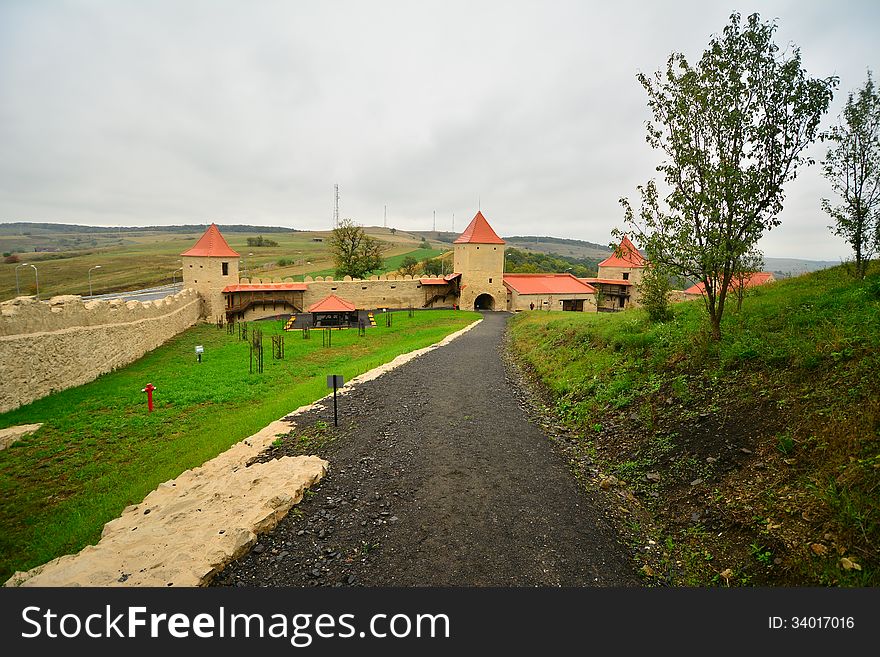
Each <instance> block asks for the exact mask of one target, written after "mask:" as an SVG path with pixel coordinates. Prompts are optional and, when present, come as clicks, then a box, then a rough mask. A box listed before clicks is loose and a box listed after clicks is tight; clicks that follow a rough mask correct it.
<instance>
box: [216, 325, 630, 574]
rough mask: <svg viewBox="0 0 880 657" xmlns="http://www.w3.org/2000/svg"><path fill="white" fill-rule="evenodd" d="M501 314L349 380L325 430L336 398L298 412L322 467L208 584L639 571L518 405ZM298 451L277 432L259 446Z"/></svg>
mask: <svg viewBox="0 0 880 657" xmlns="http://www.w3.org/2000/svg"><path fill="white" fill-rule="evenodd" d="M508 317H509V316H508V315H507V314H505V313H487V314H486V315H485V318H484V320H483V321H482V322H481V323H480V324H478V325H477V326H476V327H475V328H474V329H473V330H470V331H468V332H467V333H466V334H464V335H462V336H460V337H459V338H458V339H456V340H455V341H453V342H451V343H449V344H446V345H444V346H442V347H438V348H436V349H434V350H432V351H431V352H429V353H426V354H424V355H422V356H421V357H419V358H418V359H416V360H414V361H412V362H409V363H406V364H404V365H401V366H399V367H397V368H396V369H393V370H391V371H389V372H387V373H385V374H383V375H382V376H381V377H379V378H376V379H374V380H371V381H367V382H364V383H361V384H360V385H358V386H356V387H354V388H352V389H350V390H348V391H347V394H345V395H344V396H343V397H341V398H340V409H339V412H340V416H339V417H340V422H339V428H338V429H336V430H333V429H332V407H330V408H329V409H328V408H326V407H322V406H317V407H315V408H313V409H311V410H309V411H307V412H305V413H302V414H300V415H298V416H297V417H296V418H295V423H296V429H295V431H294V433H293V435H301V434H303V433H304V434H307V435H308V434H315V433H318V434H321V436H322V437H323V440H324V444H323V445H322V447H321V448H320V449H319V450H317V451H318V455H319V456H320V457H321V458H323V459H326V460H327V461H328V462H329V463H330V470H329V472H328V474H327V475H326V476H325V477H324V479H323V480H322V481H321V483H320V484H319V485H318V486H316V487H314V488H313V489H312V491H310V494H309V495H307V496H306V499H304V500H303V502H301V503H300V505H298V507H297V510H296V512H295V513H292V514H291V515H289V516H287V517H286V518H285V519H283V520H282V521H281V522H280V523H279V524H278V526H277V527H276V528H275V529H274V530H273V531H271V532H269V533H267V534H265V535H263V536H262V537H261V538H260V541H259V543H257V544H256V545H255V546H254V547H253V548H252V549H251V550H250V551H249V552H248V553H247V554H245V555H244V556H243V557H242V558H240V559H238V560H237V561H235V562H233V563H232V564H230V565H229V566H227V567H226V568H225V569H224V570H223V571H221V572H220V573H219V574H218V575H217V576H216V578H215V579H214V581H213V584H214V585H221V586H222V585H227V586H316V585H323V586H339V585H342V586H346V585H365V586H591V585H600V586H621V585H639V577H638V575H637V574H636V573H635V570H634V568H633V566H632V563H631V561H630V559H629V557H628V553H627V550H626V548H625V547H624V546H623V545H622V544H621V542H620V540H619V538H618V536H617V535H616V533H615V532H614V530H613V529H612V528H611V527H610V525H609V524H608V523H607V522H606V521H605V519H604V518H603V511H602V506H601V503H600V502H599V501H598V500H599V498H598V497H594V496H593V495H592V494H590V493H588V492H587V491H585V490H584V488H583V487H581V486H579V485H578V483H577V482H576V481H575V479H574V478H573V476H572V475H571V473H570V471H569V468H568V466H567V464H566V463H565V461H564V460H563V458H562V457H561V455H560V454H559V453H558V451H557V450H556V449H554V447H553V445H552V444H551V441H550V440H549V439H548V438H547V436H546V435H545V434H544V433H543V432H542V430H541V429H540V428H539V427H538V426H537V425H536V424H534V423H533V422H532V421H531V420H530V419H529V418H528V416H527V413H526V412H525V410H524V404H525V402H524V401H523V400H522V395H523V392H522V391H521V390H520V388H519V387H518V386H517V384H516V383H515V382H514V380H513V378H512V377H509V376H508V372H507V370H506V368H505V364H504V362H503V360H502V357H501V350H502V344H501V343H502V336H503V332H504V328H505V326H506V322H507V319H508ZM328 420H329V422H330V425H331V426H330V428H323V427H324V423H326V422H327V421H328ZM315 427H321V428H319V429H316V428H315ZM300 453H302V446H301V445H299V446H298V444H297V441H295V440H285V441H284V443H283V444H282V445H281V446H279V447H273V448H270V449H269V450H268V451H267V452H266V453H264V454H263V455H262V456H261V457H260V458H259V459H258V460H261V461H267V460H271V459H275V458H281V457H284V456H287V455H296V454H300ZM312 493H313V494H312Z"/></svg>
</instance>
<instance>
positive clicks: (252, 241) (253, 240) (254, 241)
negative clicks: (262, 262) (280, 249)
mask: <svg viewBox="0 0 880 657" xmlns="http://www.w3.org/2000/svg"><path fill="white" fill-rule="evenodd" d="M247 245H248V246H278V242H276V241H275V240H270V239H267V238H265V237H263V236H262V235H257V236H256V237H248V238H247Z"/></svg>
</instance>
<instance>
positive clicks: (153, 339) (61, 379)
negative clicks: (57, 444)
mask: <svg viewBox="0 0 880 657" xmlns="http://www.w3.org/2000/svg"><path fill="white" fill-rule="evenodd" d="M201 312H202V300H201V298H200V297H199V295H198V294H197V293H196V292H195V291H194V290H190V289H186V290H183V291H182V292H178V293H177V294H175V295H172V296H169V297H166V298H165V299H161V300H159V301H147V302H143V303H142V302H140V301H128V302H123V301H121V300H119V299H114V300H112V301H89V302H87V303H83V300H82V298H81V297H78V296H73V295H69V296H60V297H54V298H52V299H51V300H50V301H48V302H41V301H35V300H34V299H31V298H29V297H19V298H17V299H13V300H12V301H6V302H4V303H2V304H0V412H5V411H8V410H12V409H14V408H17V407H18V406H21V405H23V404H28V403H30V402H32V401H34V400H35V399H39V398H40V397H45V396H46V395H48V394H50V393H52V392H56V391H58V390H64V389H66V388H72V387H74V386H78V385H82V384H83V383H88V382H89V381H92V380H94V379H96V378H97V377H98V376H100V375H101V374H105V373H106V372H110V371H112V370H115V369H117V368H119V367H122V366H123V365H127V364H129V363H131V362H132V361H135V360H137V359H138V358H140V357H141V356H143V355H144V354H146V353H147V352H149V351H151V350H153V349H155V348H156V347H158V346H159V345H161V344H162V343H164V342H166V341H167V340H169V339H170V338H172V337H174V336H175V335H177V334H178V333H180V332H182V331H184V330H185V329H187V328H189V327H190V326H192V325H193V324H195V323H196V322H197V321H198V319H199V316H200V315H201Z"/></svg>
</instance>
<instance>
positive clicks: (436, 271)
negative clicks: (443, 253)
mask: <svg viewBox="0 0 880 657" xmlns="http://www.w3.org/2000/svg"><path fill="white" fill-rule="evenodd" d="M421 266H422V271H423V272H424V273H425V275H426V276H440V275H442V274H443V273H444V268H443V261H442V260H440V259H438V258H425V259H424V260H422V265H421Z"/></svg>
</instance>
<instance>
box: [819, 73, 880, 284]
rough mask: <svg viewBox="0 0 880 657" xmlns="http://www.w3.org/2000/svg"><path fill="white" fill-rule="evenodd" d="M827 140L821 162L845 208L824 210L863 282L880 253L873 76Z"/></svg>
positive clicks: (879, 141)
mask: <svg viewBox="0 0 880 657" xmlns="http://www.w3.org/2000/svg"><path fill="white" fill-rule="evenodd" d="M823 138H825V139H827V140H829V141H831V143H832V146H831V148H829V149H828V153H827V155H826V156H825V160H823V162H822V167H823V169H824V173H825V177H826V178H827V179H828V180H829V181H830V182H831V188H832V189H833V190H834V192H835V193H836V194H837V195H838V196H839V197H840V198H841V200H842V201H843V202H842V203H840V204H839V205H831V201H829V200H828V199H827V198H823V199H822V209H824V210H825V212H827V213H828V214H829V215H831V218H832V219H834V225H833V226H829V228H830V229H831V230H832V231H833V232H834V234H835V235H837V236H839V237H842V238H843V239H845V240H846V242H847V243H848V244H849V245H850V246H851V247H852V249H853V252H854V253H855V276H856V278H858V279H862V278H864V277H865V274H866V273H867V270H868V263H869V262H870V261H871V258H872V257H873V256H874V254H875V253H877V251H878V250H880V93H878V92H877V90H876V89H875V88H874V80H872V79H871V71H868V79H867V81H866V82H865V86H863V87H862V88H861V89H859V90H858V92H857V94H856V95H855V96H854V95H853V94H852V93H850V94H849V97H848V98H847V99H846V106H845V107H844V108H843V114H842V115H841V117H840V120H839V122H838V124H837V125H836V126H834V127H832V128H831V129H830V130H829V131H828V132H826V133H825V134H824V135H823Z"/></svg>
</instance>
